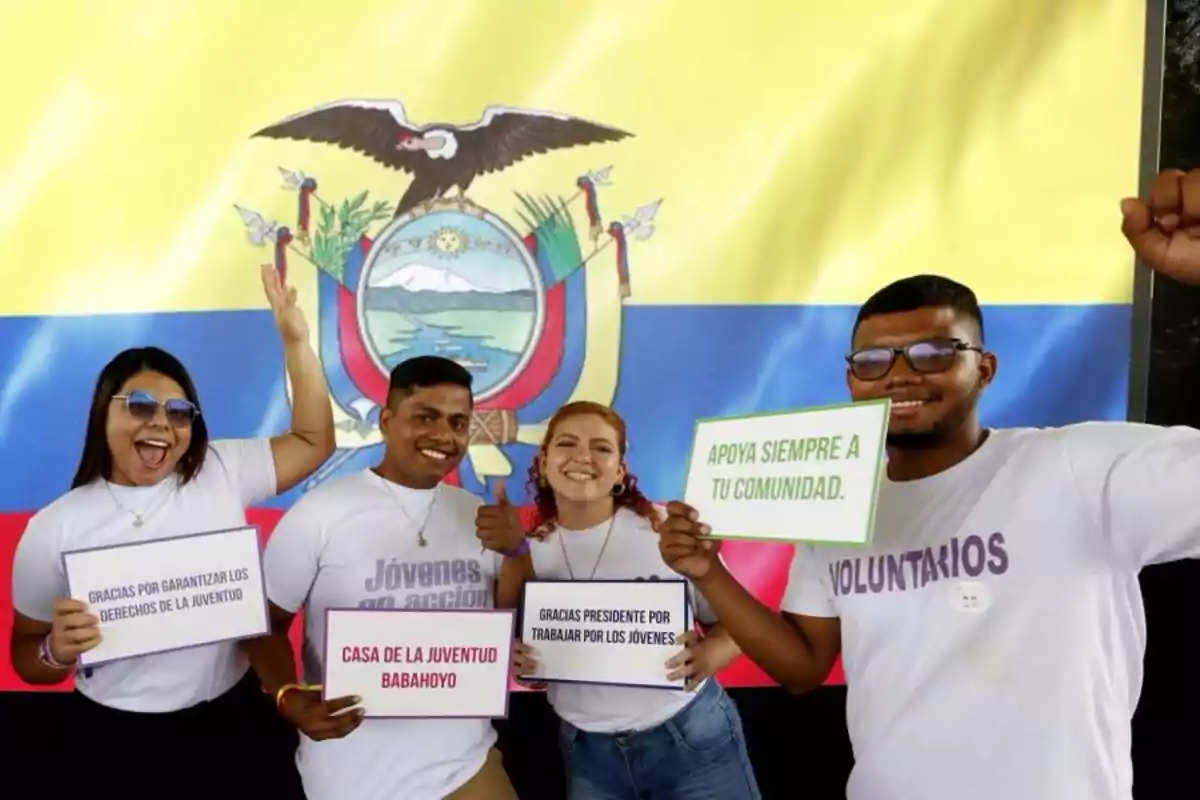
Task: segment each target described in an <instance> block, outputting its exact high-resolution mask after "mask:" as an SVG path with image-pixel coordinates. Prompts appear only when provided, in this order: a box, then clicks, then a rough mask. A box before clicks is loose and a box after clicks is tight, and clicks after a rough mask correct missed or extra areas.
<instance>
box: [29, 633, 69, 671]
mask: <svg viewBox="0 0 1200 800" xmlns="http://www.w3.org/2000/svg"><path fill="white" fill-rule="evenodd" d="M50 636H51V634H49V633H47V634H46V636H45V637H44V638H43V639H42V643H41V644H40V645H38V660H39V661H41V662H42V663H43V664H45V665H46V666H47V667H49V668H50V669H57V670H60V671H66V670H69V669H71V668H72V667H74V666H75V665H74V664H64V663H62V662H61V661H59V660H58V659H57V658H55V657H54V652H53V651H52V650H51V649H50Z"/></svg>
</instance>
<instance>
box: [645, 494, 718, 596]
mask: <svg viewBox="0 0 1200 800" xmlns="http://www.w3.org/2000/svg"><path fill="white" fill-rule="evenodd" d="M655 529H656V530H657V531H658V551H659V553H660V554H661V555H662V558H663V561H665V562H666V564H667V566H668V567H670V568H671V569H673V570H674V571H675V572H678V573H679V574H680V575H682V576H684V577H685V578H691V579H692V580H694V581H698V580H701V579H703V578H705V577H707V576H708V573H709V571H710V570H711V569H712V568H713V565H714V564H718V563H719V560H720V553H721V541H720V540H719V539H705V538H703V537H705V536H707V535H708V534H709V533H711V530H710V529H709V527H708V526H707V525H705V524H704V523H703V522H701V521H700V515H699V514H698V513H697V512H696V509H694V508H692V507H691V506H689V505H687V504H686V503H681V502H679V501H678V500H673V501H671V502H670V503H668V504H667V518H666V519H665V520H663V521H662V522H660V523H659V524H658V525H657V526H656V527H655Z"/></svg>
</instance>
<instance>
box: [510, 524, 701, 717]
mask: <svg viewBox="0 0 1200 800" xmlns="http://www.w3.org/2000/svg"><path fill="white" fill-rule="evenodd" d="M660 513H662V511H661V509H660ZM611 522H612V534H611V536H608V532H609V521H608V520H606V521H605V522H603V523H601V524H599V525H597V526H595V527H593V528H588V529H587V530H582V531H572V530H564V529H562V528H558V529H556V530H555V531H554V532H553V533H551V534H550V535H549V536H548V537H546V538H545V539H544V540H542V541H530V552H531V555H532V556H533V570H534V574H535V575H536V576H537V577H538V578H546V579H553V580H572V579H574V580H588V579H589V578H594V579H595V580H652V581H653V580H679V575H677V574H676V573H674V572H672V571H671V568H670V567H668V566H667V565H666V564H665V563H663V560H662V555H661V554H660V553H659V550H658V534H657V533H655V532H654V528H653V527H652V526H651V524H650V520H648V519H646V518H644V517H639V516H638V515H637V514H635V513H633V512H632V511H629V510H628V509H624V508H622V509H619V510H618V511H617V513H616V517H615V519H613V520H612V521H611ZM606 536H608V546H607V547H605V546H604V539H605V537H606ZM601 548H604V552H603V554H602V553H601V552H600V551H601ZM564 550H565V552H566V558H563V553H564ZM568 565H569V566H568ZM593 568H595V575H594V576H593V575H592V569H593ZM572 572H574V575H572V574H571V573H572ZM688 588H689V590H691V589H692V587H691V586H689V587H688ZM691 598H692V607H693V609H694V611H695V618H696V619H698V620H700V621H701V622H703V623H706V624H712V623H713V622H716V617H714V616H713V613H712V610H711V608H710V607H709V605H708V602H707V601H706V600H705V599H704V596H703V595H701V594H700V593H699V592H696V591H694V590H692V591H691ZM676 633H683V631H676ZM663 661H664V666H663V677H664V678H665V677H666V675H667V668H666V666H665V662H666V659H665V658H664V659H663ZM702 687H703V684H701V685H700V686H697V687H696V690H695V691H694V692H687V691H684V690H681V689H678V690H677V689H644V688H639V687H628V686H595V685H590V684H578V683H550V684H548V685H547V687H546V698H547V699H548V700H549V701H550V705H552V706H553V707H554V710H555V712H556V713H557V714H558V715H559V716H560V717H562V718H563V719H565V720H566V721H567V722H569V723H571V724H572V725H574V726H575V727H576V728H579V729H580V730H585V731H592V732H595V733H615V732H617V731H621V732H626V731H640V730H646V729H647V728H653V727H654V726H656V725H660V724H662V723H663V722H666V721H667V720H668V719H670V718H671V717H673V716H675V714H677V713H678V712H679V710H680V709H682V708H683V707H685V706H686V705H688V704H689V703H691V702H692V700H694V699H695V697H696V692H698V691H699V690H700V689H701V688H702Z"/></svg>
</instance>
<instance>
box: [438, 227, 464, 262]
mask: <svg viewBox="0 0 1200 800" xmlns="http://www.w3.org/2000/svg"><path fill="white" fill-rule="evenodd" d="M466 245H467V243H466V239H465V238H464V237H463V233H462V231H460V230H459V229H458V228H439V229H438V232H437V233H435V234H434V235H433V246H434V248H435V249H436V250H437V251H438V252H439V253H441V254H442V255H447V256H455V255H458V254H459V253H461V252H462V251H463V250H465V249H466Z"/></svg>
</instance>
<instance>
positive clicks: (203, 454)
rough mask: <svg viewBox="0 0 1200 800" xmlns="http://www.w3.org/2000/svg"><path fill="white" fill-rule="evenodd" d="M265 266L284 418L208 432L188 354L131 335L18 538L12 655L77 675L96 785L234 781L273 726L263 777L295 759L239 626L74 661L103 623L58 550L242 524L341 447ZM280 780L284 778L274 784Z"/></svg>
mask: <svg viewBox="0 0 1200 800" xmlns="http://www.w3.org/2000/svg"><path fill="white" fill-rule="evenodd" d="M262 279H263V288H264V290H265V292H266V295H267V298H268V300H269V301H270V305H271V309H272V311H273V313H274V317H275V323H276V327H277V328H278V330H279V333H280V335H281V337H282V339H283V346H284V360H285V364H286V368H287V372H288V377H289V378H290V380H291V385H292V424H291V429H290V431H289V432H288V433H285V434H283V435H281V436H276V437H274V438H272V439H266V438H262V439H240V440H223V441H209V438H208V426H207V425H206V423H205V419H204V417H203V415H202V414H201V412H200V405H199V400H198V398H197V395H196V389H195V387H194V386H193V385H192V380H191V378H190V377H189V376H188V373H187V370H186V369H185V368H184V366H183V365H182V364H181V363H180V362H179V361H178V360H176V359H175V358H174V357H173V356H171V355H170V354H168V353H166V352H164V351H163V350H160V349H158V348H155V347H143V348H136V349H131V350H126V351H124V352H122V353H120V354H118V355H117V356H116V357H115V358H114V359H113V360H112V361H110V362H109V363H108V365H107V366H105V367H104V369H103V370H102V371H101V373H100V376H99V378H98V380H97V382H96V388H95V393H94V395H93V397H92V405H91V410H90V412H89V414H88V421H87V432H86V434H85V439H84V444H83V454H82V457H81V458H80V462H79V468H78V471H77V472H76V474H75V479H74V480H73V481H72V484H71V486H72V488H71V490H70V491H69V492H67V493H66V494H65V495H63V496H62V497H59V498H58V499H57V500H55V501H54V502H53V503H51V504H50V505H48V506H46V507H45V508H43V509H42V510H41V511H40V512H38V513H37V514H35V515H34V517H33V518H32V519H31V520H30V521H29V524H28V527H27V528H26V529H25V532H24V534H23V535H22V537H21V539H20V542H19V543H18V545H17V550H16V555H15V558H14V561H13V576H12V601H13V609H14V613H13V628H12V640H11V657H12V663H13V666H14V668H15V669H16V672H17V674H18V675H20V676H21V678H22V679H23V680H25V681H26V682H27V683H30V684H42V685H49V684H57V683H60V682H62V681H63V680H65V679H66V678H68V677H74V679H75V694H74V701H73V705H72V710H71V715H70V716H69V717H68V720H69V721H70V723H71V724H72V726H73V727H78V728H79V729H81V730H83V731H86V740H83V741H80V742H79V745H78V747H76V746H72V747H71V754H70V760H69V764H70V769H71V774H72V775H75V776H78V777H79V779H80V780H82V781H84V782H85V784H86V785H87V786H88V788H89V790H93V791H96V790H98V791H109V790H111V791H113V792H117V791H120V792H121V793H122V794H123V795H124V796H127V797H130V796H131V797H149V796H152V794H151V793H153V795H157V794H160V793H162V792H169V793H176V792H177V791H178V790H180V789H183V788H186V790H187V792H190V794H189V793H187V792H185V794H186V796H189V797H190V796H197V797H205V796H207V797H219V796H227V795H228V791H229V786H230V782H231V781H233V782H236V783H237V784H239V785H241V786H246V785H247V782H249V783H251V784H253V783H255V782H256V776H258V775H263V772H262V771H263V769H264V765H266V764H269V763H270V762H271V761H272V760H274V759H272V758H271V756H272V753H271V750H270V746H269V743H270V742H279V743H280V745H281V747H280V751H279V752H278V753H276V754H274V755H276V756H278V759H277V760H276V763H275V764H272V765H270V766H269V767H268V768H269V769H270V771H271V775H270V776H265V775H263V778H264V780H270V779H273V778H275V776H277V775H278V774H280V773H282V774H285V775H286V774H288V773H287V770H291V774H292V775H293V777H294V775H295V772H294V769H293V768H292V767H291V764H290V762H291V759H292V756H291V753H289V752H285V751H284V749H285V748H286V745H287V740H286V738H284V736H285V735H286V734H284V733H280V732H282V731H286V730H287V726H286V725H285V723H283V721H282V720H280V719H277V716H276V714H275V712H274V707H273V704H272V703H271V698H269V697H266V696H265V695H263V694H262V692H261V690H260V689H259V687H258V685H257V683H256V682H255V680H254V678H253V676H252V673H249V672H248V671H247V670H248V662H247V660H246V658H245V657H244V656H243V655H242V654H241V652H240V650H239V647H238V645H237V643H236V642H229V643H223V644H213V645H206V646H202V647H195V648H191V649H188V650H183V651H176V652H169V653H161V654H155V655H148V656H143V657H139V658H131V659H127V660H123V661H116V662H109V663H106V664H103V665H100V666H97V667H94V668H84V669H79V670H76V668H75V665H76V661H77V659H78V658H79V656H80V654H81V653H85V652H87V651H88V650H90V649H92V648H94V647H95V646H96V645H97V644H98V643H99V642H100V639H101V637H102V636H103V626H101V625H99V624H98V621H97V618H96V617H95V616H94V615H93V614H91V613H89V608H88V606H87V604H86V603H85V602H84V599H83V598H72V597H68V596H67V585H66V580H65V576H64V573H63V565H62V553H63V552H64V551H69V550H78V549H82V548H91V547H102V546H111V545H119V544H126V543H133V542H145V541H151V540H155V539H162V538H167V537H174V536H180V535H184V534H188V533H202V532H206V531H217V530H223V529H228V528H233V527H237V526H240V525H244V524H245V509H246V507H247V506H251V505H254V504H256V503H259V502H261V501H263V500H266V499H267V498H270V497H273V496H274V495H276V494H277V493H280V492H283V491H286V490H287V489H289V488H290V487H292V486H294V485H296V484H297V483H299V482H300V481H302V480H303V479H304V478H306V477H307V476H308V475H310V474H311V473H312V472H314V471H315V470H316V469H317V467H319V466H320V465H321V463H322V462H324V461H325V459H326V458H328V456H329V455H330V453H331V452H332V451H333V447H334V435H333V413H332V409H331V407H330V402H329V393H328V391H327V388H326V385H325V378H324V373H323V370H322V368H321V365H320V363H319V362H318V361H317V358H316V355H315V354H314V353H313V351H312V348H311V347H310V345H309V341H308V339H309V336H308V326H307V324H306V322H305V319H304V315H303V314H302V312H301V311H300V309H299V307H298V306H297V304H296V294H295V290H294V289H286V288H284V286H283V285H282V283H281V281H280V277H279V275H278V273H277V272H276V271H275V270H274V269H273V268H272V267H270V266H264V267H263V272H262ZM164 577H169V576H164ZM67 741H68V740H67V739H66V738H64V740H63V744H64V746H66V742H67ZM264 745H267V748H266V750H264ZM294 746H295V741H294V738H293V741H292V749H293V750H294ZM162 776H171V777H170V780H171V782H172V784H176V785H175V786H174V788H171V789H167V788H166V787H167V786H168V784H163V783H162V780H164V778H163V777H162ZM294 786H295V790H296V791H298V786H299V784H298V781H297V782H296V783H295V784H294ZM287 794H288V788H287V787H279V786H278V785H276V786H275V787H274V791H273V793H272V795H271V796H272V797H285V796H287ZM295 796H297V797H299V796H302V795H299V794H296V795H295Z"/></svg>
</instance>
